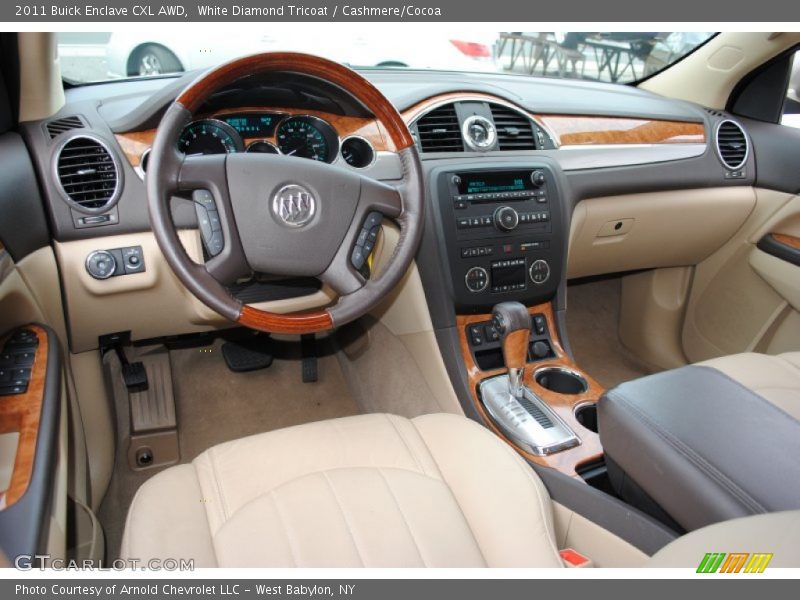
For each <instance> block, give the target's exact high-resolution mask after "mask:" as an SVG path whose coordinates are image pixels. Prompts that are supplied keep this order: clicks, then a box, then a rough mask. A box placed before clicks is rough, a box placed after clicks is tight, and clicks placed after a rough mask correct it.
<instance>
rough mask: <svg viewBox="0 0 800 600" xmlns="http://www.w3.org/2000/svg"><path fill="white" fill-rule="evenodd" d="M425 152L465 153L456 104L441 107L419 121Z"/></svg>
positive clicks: (420, 141)
mask: <svg viewBox="0 0 800 600" xmlns="http://www.w3.org/2000/svg"><path fill="white" fill-rule="evenodd" d="M417 134H418V135H419V145H420V148H421V149H422V151H423V152H463V151H464V140H463V138H462V137H461V127H460V126H459V123H458V115H457V114H456V107H455V105H454V104H447V105H445V106H440V107H439V108H436V109H434V110H432V111H431V112H429V113H428V114H426V115H425V116H423V117H422V118H420V119H419V121H417Z"/></svg>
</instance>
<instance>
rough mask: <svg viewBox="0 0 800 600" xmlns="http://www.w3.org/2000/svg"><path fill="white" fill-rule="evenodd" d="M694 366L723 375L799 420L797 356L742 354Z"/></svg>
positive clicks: (799, 367) (799, 368)
mask: <svg viewBox="0 0 800 600" xmlns="http://www.w3.org/2000/svg"><path fill="white" fill-rule="evenodd" d="M698 364H700V365H703V366H706V367H711V368H713V369H716V370H718V371H721V372H722V373H725V374H726V375H727V376H728V377H730V378H731V379H733V380H735V381H738V382H739V383H741V384H742V385H743V386H745V387H746V388H749V389H750V390H752V391H754V392H755V393H756V394H758V395H759V396H761V397H762V398H765V399H766V400H769V401H770V402H772V403H773V404H774V405H775V406H777V407H778V408H780V409H781V410H783V411H785V412H787V413H789V414H790V415H792V416H793V417H794V418H795V419H798V420H800V352H787V353H785V354H779V355H777V356H771V355H769V354H757V353H755V352H746V353H744V354H734V355H731V356H722V357H720V358H714V359H712V360H707V361H705V362H702V363H698Z"/></svg>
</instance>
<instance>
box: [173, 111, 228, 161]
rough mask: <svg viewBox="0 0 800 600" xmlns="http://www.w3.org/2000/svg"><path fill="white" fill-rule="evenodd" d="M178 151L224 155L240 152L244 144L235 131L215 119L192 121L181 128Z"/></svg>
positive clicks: (188, 153) (187, 153)
mask: <svg viewBox="0 0 800 600" xmlns="http://www.w3.org/2000/svg"><path fill="white" fill-rule="evenodd" d="M178 150H180V151H181V152H183V153H184V154H186V155H187V156H189V155H192V154H225V153H231V152H242V151H243V150H244V142H243V141H242V137H241V136H240V135H239V134H238V133H237V131H236V130H235V129H234V128H233V127H231V126H230V125H228V124H227V123H224V122H223V121H217V120H215V119H203V120H201V121H193V122H192V123H189V124H188V125H187V126H186V127H184V128H183V131H182V132H181V136H180V137H179V138H178Z"/></svg>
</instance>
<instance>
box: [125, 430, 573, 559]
mask: <svg viewBox="0 0 800 600" xmlns="http://www.w3.org/2000/svg"><path fill="white" fill-rule="evenodd" d="M554 540H555V536H554V532H553V523H552V506H551V502H550V498H549V496H548V494H547V491H546V490H545V488H544V486H543V485H542V483H541V481H540V480H539V478H538V476H536V474H535V473H534V472H533V471H532V470H531V469H530V467H529V466H528V465H527V464H526V463H525V462H524V461H523V460H522V459H521V458H520V457H519V456H518V455H517V454H516V453H515V452H514V451H513V450H511V448H509V447H508V446H507V445H506V444H504V443H503V442H501V441H500V440H499V439H498V438H497V437H496V436H494V435H493V434H492V433H490V432H489V431H488V430H486V429H484V428H483V427H481V426H480V425H478V424H476V423H474V422H473V421H470V420H468V419H466V418H464V417H458V416H454V415H427V416H422V417H418V418H415V419H412V420H408V419H405V418H401V417H395V416H389V415H374V414H373V415H363V416H357V417H349V418H344V419H336V420H331V421H322V422H318V423H312V424H308V425H301V426H298V427H292V428H289V429H283V430H279V431H273V432H270V433H265V434H260V435H255V436H252V437H248V438H244V439H241V440H236V441H233V442H228V443H225V444H221V445H219V446H216V447H214V448H211V449H210V450H208V451H206V452H204V453H203V454H201V455H200V456H199V457H197V458H196V459H195V460H194V461H193V462H192V463H191V464H187V465H181V466H177V467H172V468H170V469H167V470H166V471H164V472H162V473H159V474H158V475H155V476H154V477H152V478H151V479H150V480H149V481H147V482H146V483H145V484H144V485H143V486H142V487H141V488H140V489H139V491H138V493H137V495H136V497H135V499H134V501H133V504H132V505H131V508H130V512H129V514H128V520H127V523H126V528H125V535H124V539H123V543H122V556H123V557H125V558H136V559H140V560H146V559H149V558H166V557H173V558H193V559H195V566H196V567H204V566H236V567H250V566H268V567H291V566H299V567H351V566H367V567H380V566H392V567H422V566H427V567H470V566H492V567H500V566H503V567H523V566H537V567H558V566H561V561H560V558H559V556H558V551H557V549H556V544H555V541H554Z"/></svg>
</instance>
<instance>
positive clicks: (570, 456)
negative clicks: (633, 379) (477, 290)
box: [456, 303, 604, 479]
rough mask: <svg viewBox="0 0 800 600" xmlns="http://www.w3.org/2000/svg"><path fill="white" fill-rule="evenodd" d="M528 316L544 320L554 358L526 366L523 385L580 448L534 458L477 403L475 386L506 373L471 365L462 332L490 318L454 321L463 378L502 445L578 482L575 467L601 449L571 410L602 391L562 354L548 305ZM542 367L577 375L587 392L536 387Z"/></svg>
mask: <svg viewBox="0 0 800 600" xmlns="http://www.w3.org/2000/svg"><path fill="white" fill-rule="evenodd" d="M528 312H530V313H531V314H532V315H533V314H536V313H540V314H544V316H545V318H546V319H547V329H548V331H549V332H550V341H551V342H552V345H553V350H554V352H555V353H556V355H557V356H556V358H551V359H547V360H543V361H538V362H536V363H529V364H528V366H527V369H526V374H525V385H527V386H528V387H529V388H530V389H531V390H533V392H534V393H535V394H536V395H538V396H539V397H540V398H541V399H542V400H544V401H545V402H546V403H547V404H548V405H549V406H550V408H551V409H553V411H554V412H555V413H556V414H557V415H558V416H559V417H561V418H562V419H563V420H564V421H565V422H566V423H567V425H569V427H570V428H571V429H572V430H573V431H574V432H575V433H576V434H577V435H578V437H579V438H580V439H581V444H580V445H579V446H576V447H574V448H570V449H568V450H562V451H561V452H557V453H555V454H551V455H549V456H535V455H533V454H531V453H529V452H527V451H525V450H523V449H522V448H520V447H518V446H517V445H516V444H514V442H513V441H511V440H509V439H508V438H507V437H506V436H505V434H504V433H503V432H502V431H501V430H500V429H499V428H498V427H497V426H496V425H495V423H494V421H492V419H491V417H490V416H489V415H488V413H487V412H486V409H485V408H484V407H483V405H482V404H481V402H480V400H479V399H478V392H477V390H478V384H480V382H481V381H482V380H483V379H486V378H488V377H493V376H495V375H501V374H503V373H505V372H506V369H505V368H501V369H492V370H490V371H481V370H480V368H478V366H477V365H476V364H475V361H474V360H473V357H472V351H471V350H470V345H469V340H468V339H467V334H466V329H467V326H468V325H471V324H472V323H480V322H484V321H489V320H491V315H469V316H464V315H459V316H457V317H456V326H457V327H458V334H459V341H460V345H461V356H462V359H463V360H464V365H465V366H466V369H467V376H468V380H469V389H470V395H471V397H472V401H473V403H474V405H475V408H476V409H477V410H478V412H479V413H480V415H481V417H482V418H483V420H484V421H485V422H486V423H487V424H488V425H489V427H490V428H491V429H492V430H493V431H494V432H495V433H496V434H497V435H498V436H499V437H500V438H501V439H503V440H504V441H505V442H506V443H508V444H509V445H511V446H512V447H513V448H514V449H515V450H516V451H517V452H519V453H520V454H521V455H522V456H524V457H525V458H526V459H528V460H530V461H532V462H535V463H538V464H540V465H543V466H545V467H550V468H553V469H557V470H558V471H561V472H562V473H564V474H566V475H569V476H570V477H576V478H578V479H580V476H579V475H578V474H577V473H576V471H575V469H576V467H578V466H579V465H581V464H583V463H586V462H588V461H591V460H594V459H597V458H599V457H600V456H601V455H602V453H603V447H602V446H601V444H600V436H598V435H597V434H596V433H594V432H593V431H589V430H588V429H586V428H585V427H584V426H583V425H581V424H580V423H579V422H578V420H577V419H576V418H575V412H574V411H575V407H577V406H578V405H580V404H586V403H590V402H597V400H599V399H600V396H601V395H602V394H603V392H604V388H603V387H602V386H601V385H600V384H599V383H598V382H597V381H595V380H594V379H592V378H591V377H590V376H589V375H587V374H586V373H585V372H583V371H582V370H581V369H580V368H579V367H578V366H577V365H576V364H575V363H574V362H573V361H572V359H570V358H569V356H568V355H567V353H566V352H565V351H564V348H563V346H562V345H561V342H560V341H559V337H558V330H557V329H556V322H555V319H554V317H553V309H552V306H551V305H550V303H547V304H541V305H539V306H533V307H530V308H529V309H528ZM544 367H565V368H568V369H571V370H573V371H577V372H578V373H580V374H581V375H582V376H583V377H584V378H585V379H586V383H587V384H588V390H587V391H586V392H584V393H582V394H574V395H569V394H558V393H556V392H552V391H550V390H547V389H545V388H543V387H542V386H540V385H539V384H538V383H536V380H535V378H534V373H535V372H536V371H538V370H539V369H542V368H544Z"/></svg>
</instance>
